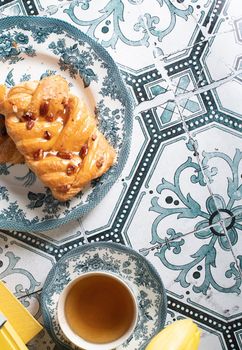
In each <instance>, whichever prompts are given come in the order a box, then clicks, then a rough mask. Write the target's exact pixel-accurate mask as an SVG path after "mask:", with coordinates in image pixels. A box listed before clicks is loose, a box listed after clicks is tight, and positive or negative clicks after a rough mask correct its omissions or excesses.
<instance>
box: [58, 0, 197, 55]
mask: <svg viewBox="0 0 242 350" xmlns="http://www.w3.org/2000/svg"><path fill="white" fill-rule="evenodd" d="M129 2H130V4H132V5H135V6H137V2H140V1H134V0H131V1H130V0H129ZM157 2H158V3H159V5H160V7H161V8H162V7H163V6H166V7H167V9H168V10H169V12H170V17H171V19H170V22H169V24H168V25H167V27H166V28H165V29H163V30H160V29H157V28H156V25H157V24H159V23H160V18H159V17H157V16H151V15H150V14H149V13H145V14H144V17H141V16H140V17H139V19H138V22H137V23H135V24H134V30H135V31H137V32H141V33H144V34H143V37H142V38H141V39H139V40H132V39H130V38H128V37H127V36H126V34H124V33H123V32H122V29H121V26H120V23H121V22H124V20H125V7H124V2H123V1H122V0H110V1H108V2H107V4H106V5H105V6H104V7H103V8H102V9H100V10H99V13H100V16H99V17H98V18H95V19H92V20H85V19H82V18H78V17H77V16H76V14H75V9H76V8H77V7H79V6H81V9H82V10H88V9H89V8H91V1H83V0H77V1H72V2H71V3H70V6H69V8H68V9H65V10H64V12H65V13H67V14H68V15H69V17H70V18H71V20H72V21H73V22H74V23H75V24H78V25H80V26H86V27H88V30H87V34H88V35H90V36H91V37H92V38H94V39H98V38H97V36H96V29H97V27H99V26H101V25H102V33H104V34H105V33H108V32H109V30H110V29H109V27H108V26H109V24H111V23H113V33H112V36H111V38H110V39H108V40H102V41H101V44H102V45H103V46H104V47H112V48H113V49H115V47H116V45H117V42H118V41H119V40H121V41H122V42H123V43H124V44H126V45H130V46H141V45H145V46H149V45H150V43H149V39H150V35H152V36H154V37H155V38H157V39H158V41H162V39H163V38H164V37H165V36H166V35H168V34H169V33H170V32H171V31H172V30H173V29H174V27H175V25H176V20H177V17H179V18H182V19H184V20H187V19H188V16H190V15H191V14H192V13H193V7H192V6H191V5H189V6H188V7H187V8H185V9H179V8H178V7H176V6H175V5H174V4H173V3H172V1H170V0H157ZM84 14H85V13H84ZM147 28H148V29H149V32H148V31H147Z"/></svg>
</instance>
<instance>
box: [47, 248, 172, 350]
mask: <svg viewBox="0 0 242 350" xmlns="http://www.w3.org/2000/svg"><path fill="white" fill-rule="evenodd" d="M97 270H98V271H107V272H112V273H114V274H116V275H118V276H119V277H121V278H122V279H123V280H125V281H126V282H127V283H128V284H129V285H130V287H131V288H132V289H133V290H134V293H135V294H136V296H137V300H138V305H139V319H138V324H137V327H136V328H135V331H134V333H133V335H132V336H131V337H130V338H129V339H128V340H127V341H126V342H125V343H124V344H123V345H122V346H120V347H118V348H117V350H125V349H126V350H143V349H145V347H146V345H147V343H148V342H149V340H150V338H151V337H152V336H154V335H155V334H156V333H157V332H159V331H160V330H161V329H162V328H163V327H164V324H165V319H166V294H165V289H164V286H163V283H162V281H161V279H160V276H159V275H158V273H157V272H156V271H155V269H154V267H153V266H152V265H151V264H150V263H149V262H148V261H147V260H146V259H145V258H144V257H143V256H141V255H140V254H138V253H137V252H136V251H134V250H132V249H130V248H127V247H125V246H122V245H120V244H115V243H106V242H105V243H92V244H87V245H84V246H82V247H78V248H76V249H74V250H73V251H71V252H69V253H67V254H65V255H64V256H63V257H62V258H61V259H60V260H59V261H58V263H57V264H56V265H55V266H54V267H53V268H52V270H51V271H50V273H49V275H48V277H47V279H46V281H45V284H44V287H43V291H42V294H41V306H42V313H43V317H44V324H45V327H46V328H47V330H48V332H49V333H50V335H51V337H52V338H53V340H54V341H55V342H56V343H57V344H59V345H61V349H75V350H76V349H77V348H76V347H75V346H74V345H73V344H71V343H70V342H69V340H68V339H66V338H65V336H64V334H63V333H62V331H61V328H60V326H59V324H58V320H57V312H56V311H57V303H58V299H59V296H60V293H61V292H62V290H63V289H64V287H65V286H66V285H67V284H68V283H69V282H70V281H71V280H72V279H74V278H76V277H77V276H79V275H81V274H82V273H84V272H89V271H97Z"/></svg>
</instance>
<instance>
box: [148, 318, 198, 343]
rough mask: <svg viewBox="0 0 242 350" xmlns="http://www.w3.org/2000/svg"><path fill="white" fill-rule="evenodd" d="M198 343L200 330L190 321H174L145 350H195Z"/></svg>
mask: <svg viewBox="0 0 242 350" xmlns="http://www.w3.org/2000/svg"><path fill="white" fill-rule="evenodd" d="M199 343H200V330H199V328H198V327H197V325H196V324H195V323H193V321H192V320H191V319H185V320H179V321H176V322H174V323H172V324H170V325H169V326H167V327H166V328H165V329H163V330H162V331H161V332H160V333H158V334H157V335H156V336H155V337H154V338H153V339H152V340H151V341H150V343H149V344H148V346H147V347H146V349H145V350H197V349H198V346H199Z"/></svg>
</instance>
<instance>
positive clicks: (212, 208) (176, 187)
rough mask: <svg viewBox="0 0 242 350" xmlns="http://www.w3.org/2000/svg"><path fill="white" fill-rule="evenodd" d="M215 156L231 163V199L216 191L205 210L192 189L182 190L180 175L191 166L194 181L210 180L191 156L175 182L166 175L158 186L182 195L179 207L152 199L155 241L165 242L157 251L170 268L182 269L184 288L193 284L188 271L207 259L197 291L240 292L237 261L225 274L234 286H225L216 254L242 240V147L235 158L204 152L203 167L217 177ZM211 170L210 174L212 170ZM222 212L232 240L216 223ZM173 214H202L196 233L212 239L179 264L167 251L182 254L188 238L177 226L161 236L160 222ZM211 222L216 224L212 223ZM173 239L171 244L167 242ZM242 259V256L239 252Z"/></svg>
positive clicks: (180, 168) (180, 169)
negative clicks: (212, 164) (219, 277)
mask: <svg viewBox="0 0 242 350" xmlns="http://www.w3.org/2000/svg"><path fill="white" fill-rule="evenodd" d="M188 148H189V149H191V150H192V149H193V151H194V149H195V148H196V145H194V144H191V142H190V143H189V144H188ZM212 158H220V159H223V160H224V161H225V162H227V164H228V165H229V166H230V169H231V175H232V177H231V178H228V188H227V193H228V196H229V202H228V203H226V202H225V200H224V199H223V198H222V196H221V195H218V194H213V196H210V197H208V198H207V201H206V209H207V211H204V210H202V209H201V205H200V203H198V202H197V201H195V200H194V199H193V198H192V196H191V195H190V193H188V194H187V195H186V196H185V195H184V194H183V193H182V191H181V188H180V176H181V174H182V173H183V171H185V170H187V169H188V168H193V169H194V170H195V174H194V175H192V176H191V178H190V181H191V182H192V183H194V184H197V185H200V186H205V185H206V183H205V181H204V178H203V174H202V172H201V169H200V166H199V165H198V164H196V163H193V162H192V160H191V158H190V157H189V158H188V160H187V161H186V162H185V163H183V164H182V165H181V166H180V167H179V168H178V169H177V170H176V172H175V175H174V183H171V182H168V181H167V180H165V179H164V178H163V179H162V183H161V184H160V185H158V186H157V189H156V190H157V193H158V194H160V195H161V194H162V192H163V191H164V190H169V191H170V192H171V193H173V195H174V196H176V197H177V198H178V199H179V201H178V202H179V205H178V206H176V208H164V207H162V206H161V205H160V204H159V197H158V196H155V197H153V198H152V200H151V204H152V206H151V207H150V209H149V210H150V211H153V212H155V213H157V214H158V217H157V218H156V219H155V221H154V222H153V224H152V242H151V243H152V244H156V243H163V244H164V245H163V246H162V247H161V249H160V251H159V252H158V253H156V255H157V256H158V257H159V258H160V260H161V262H162V263H163V264H164V265H165V266H166V267H167V268H169V269H171V270H174V271H180V273H179V275H178V276H177V278H176V280H175V281H176V282H179V283H180V285H181V286H182V287H184V288H187V287H189V286H190V283H189V282H188V281H187V275H188V273H189V272H190V271H191V270H193V269H194V268H195V267H197V266H199V265H200V264H201V263H202V262H204V263H205V266H206V269H205V275H204V280H203V282H202V283H201V284H200V285H194V286H193V287H192V289H193V291H194V292H196V293H201V292H202V293H203V294H206V293H207V291H208V288H209V287H210V286H212V287H213V288H215V289H216V290H218V291H220V292H223V293H237V294H240V293H241V290H240V287H241V283H242V281H241V276H240V272H239V271H238V269H237V267H236V266H235V262H231V264H230V269H229V270H227V271H225V276H226V278H227V279H229V280H230V281H231V282H232V279H233V280H234V283H233V284H232V283H231V286H230V287H223V286H221V285H219V284H218V283H217V282H216V277H215V276H216V275H215V274H213V272H212V271H213V269H212V268H214V267H216V256H217V253H218V250H219V249H222V250H225V251H230V244H231V245H232V246H235V245H236V243H237V241H238V230H240V229H241V224H240V223H239V222H238V221H237V220H236V219H235V216H236V215H237V214H238V213H241V211H242V206H241V205H237V204H236V202H237V201H238V200H240V199H241V198H242V191H241V189H242V186H241V185H239V181H238V179H239V173H238V169H239V164H240V161H241V159H242V153H241V152H240V151H239V150H236V153H235V156H234V158H233V159H231V158H229V157H228V156H227V155H226V154H223V153H221V152H212V153H205V152H204V153H203V161H202V164H203V168H205V169H206V170H205V171H206V172H207V175H208V176H209V177H210V179H211V181H213V177H212V175H213V176H215V175H216V173H217V169H215V168H212V169H210V168H209V167H208V166H207V164H208V162H209V160H210V159H212ZM208 172H209V174H208ZM181 204H182V205H183V206H181ZM221 213H225V214H227V217H226V220H225V225H226V229H227V232H228V236H229V239H230V244H229V242H228V239H227V237H226V236H225V234H224V233H223V232H222V231H221V226H219V225H218V226H216V224H217V223H218V222H219V221H220V220H221ZM169 215H177V218H178V219H179V218H188V219H193V218H198V217H199V218H201V221H199V222H198V223H197V224H196V225H195V227H194V232H195V233H194V236H195V237H196V238H197V239H199V240H208V239H210V241H209V243H207V241H206V243H204V244H203V245H201V246H200V247H199V249H198V250H196V251H195V252H194V253H193V254H192V255H191V257H192V259H193V260H192V261H191V262H190V263H187V264H183V265H175V264H173V263H171V262H169V261H168V260H167V257H166V252H167V251H172V252H173V254H180V253H182V252H183V251H184V249H185V247H186V244H185V240H184V238H183V237H182V236H183V233H181V232H176V231H175V230H174V229H173V228H169V229H168V230H167V237H165V238H161V237H160V236H159V233H158V228H159V225H160V224H161V223H162V220H163V219H164V218H165V217H167V216H169ZM211 225H215V226H213V227H210V226H211ZM167 242H169V243H168V244H165V243H167ZM237 258H238V259H240V258H241V257H240V256H238V257H237Z"/></svg>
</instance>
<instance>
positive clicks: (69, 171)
mask: <svg viewBox="0 0 242 350" xmlns="http://www.w3.org/2000/svg"><path fill="white" fill-rule="evenodd" d="M75 171H76V166H75V165H72V164H69V165H68V167H67V169H66V173H67V175H68V176H70V175H73V174H74V173H75Z"/></svg>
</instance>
